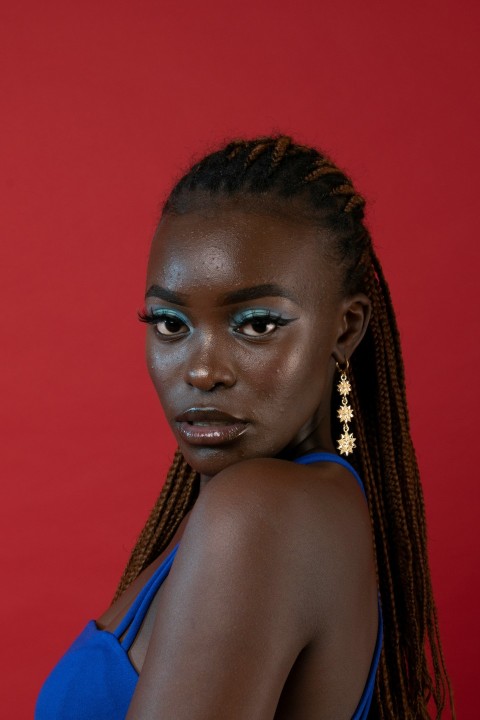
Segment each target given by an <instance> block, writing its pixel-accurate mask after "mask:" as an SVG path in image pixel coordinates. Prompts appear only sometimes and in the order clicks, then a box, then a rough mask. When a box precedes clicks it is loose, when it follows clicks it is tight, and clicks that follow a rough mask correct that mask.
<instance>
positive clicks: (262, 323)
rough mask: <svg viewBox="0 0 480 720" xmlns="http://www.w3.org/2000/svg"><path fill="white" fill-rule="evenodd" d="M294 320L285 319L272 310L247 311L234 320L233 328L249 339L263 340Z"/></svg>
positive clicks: (236, 316)
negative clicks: (262, 338)
mask: <svg viewBox="0 0 480 720" xmlns="http://www.w3.org/2000/svg"><path fill="white" fill-rule="evenodd" d="M294 319H296V318H291V319H287V318H284V317H282V316H281V315H279V314H278V313H274V312H272V311H271V310H263V309H255V310H247V311H246V312H243V313H239V314H238V315H235V316H234V317H233V318H232V327H233V330H234V331H235V332H236V333H239V334H240V335H245V336H247V337H249V338H261V337H266V336H268V335H273V333H274V332H275V331H276V330H277V329H278V327H279V326H282V325H287V324H288V323H290V322H292V320H294Z"/></svg>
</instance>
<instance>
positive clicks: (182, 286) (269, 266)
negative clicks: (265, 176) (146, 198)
mask: <svg viewBox="0 0 480 720" xmlns="http://www.w3.org/2000/svg"><path fill="white" fill-rule="evenodd" d="M327 242H328V239H327V237H326V234H325V233H322V231H320V230H319V229H318V228H316V227H315V226H314V225H313V223H311V222H307V221H305V220H302V219H300V218H299V219H298V220H297V219H296V218H295V217H291V216H288V215H287V214H285V213H282V212H281V208H278V212H275V211H273V210H271V211H267V210H266V209H265V208H262V207H254V208H251V207H250V208H248V209H247V208H244V207H241V206H239V205H238V204H235V203H219V204H212V205H210V206H208V207H207V208H202V209H195V210H194V211H192V212H188V213H186V214H183V215H174V214H170V215H166V216H164V217H163V218H162V220H161V222H160V224H159V227H158V229H157V232H156V234H155V237H154V240H153V243H152V248H151V252H150V258H149V264H148V272H147V286H149V285H150V284H152V283H158V284H160V285H162V286H163V287H166V288H168V289H170V290H174V291H177V292H179V293H184V294H190V293H192V292H195V291H197V290H201V291H203V292H210V291H211V292H212V293H214V292H216V293H218V294H221V293H225V292H229V291H231V290H235V289H240V288H244V287H251V286H255V285H262V284H268V283H276V284H281V285H283V286H284V287H285V288H286V289H287V290H290V291H291V292H292V293H293V294H295V295H296V296H298V297H299V298H302V297H304V298H306V299H308V301H309V302H312V300H315V299H317V300H324V299H325V296H326V295H331V294H332V292H334V291H335V287H336V286H338V279H337V277H338V273H336V272H334V269H335V266H334V262H333V261H332V259H331V258H330V259H329V258H328V253H327V252H325V245H326V243H327ZM307 296H308V298H307Z"/></svg>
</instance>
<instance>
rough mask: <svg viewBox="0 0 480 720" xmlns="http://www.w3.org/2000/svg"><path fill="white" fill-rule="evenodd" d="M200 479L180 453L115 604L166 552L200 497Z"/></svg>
mask: <svg viewBox="0 0 480 720" xmlns="http://www.w3.org/2000/svg"><path fill="white" fill-rule="evenodd" d="M198 489H199V476H198V474H197V473H196V472H195V471H194V470H192V468H191V467H190V466H189V465H187V463H186V462H185V460H184V458H183V455H182V454H181V452H180V451H179V450H177V451H176V453H175V456H174V459H173V463H172V465H171V467H170V470H169V471H168V475H167V478H166V480H165V483H164V485H163V487H162V491H161V493H160V495H159V497H158V500H157V501H156V503H155V505H154V506H153V508H152V510H151V512H150V515H149V517H148V520H147V522H146V523H145V526H144V528H143V530H142V531H141V533H140V535H139V536H138V539H137V542H136V544H135V547H134V549H133V551H132V554H131V556H130V559H129V561H128V563H127V566H126V568H125V570H124V572H123V575H122V577H121V579H120V582H119V585H118V588H117V591H116V593H115V596H114V598H113V600H112V603H113V602H115V600H116V599H117V598H118V597H120V595H121V594H122V593H123V592H124V590H125V589H126V588H127V587H128V586H129V585H130V583H132V582H133V580H135V578H136V577H137V576H138V575H139V574H140V573H141V572H142V570H144V569H145V568H146V567H147V566H148V565H150V563H151V562H153V560H155V558H156V557H158V556H159V555H160V553H162V552H163V550H164V549H165V548H166V547H167V546H168V544H169V542H170V541H171V539H172V538H173V536H174V535H175V532H176V531H177V528H178V526H179V525H180V523H181V521H182V520H183V518H184V517H185V515H186V513H187V512H188V510H190V508H191V507H192V506H193V504H194V502H195V499H196V497H197V496H198Z"/></svg>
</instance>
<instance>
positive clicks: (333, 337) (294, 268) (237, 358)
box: [36, 136, 452, 720]
mask: <svg viewBox="0 0 480 720" xmlns="http://www.w3.org/2000/svg"><path fill="white" fill-rule="evenodd" d="M363 208H364V200H363V199H362V197H361V196H360V195H359V194H358V193H357V192H356V191H355V189H354V188H353V185H352V183H351V181H350V179H349V178H348V177H347V176H346V175H345V174H344V173H343V172H342V171H341V170H339V169H338V168H337V167H336V166H335V165H334V164H333V163H332V161H331V160H330V159H329V158H327V157H326V156H325V155H324V154H322V153H319V152H318V151H317V150H315V149H312V148H309V147H305V146H302V145H297V144H294V143H293V142H292V141H291V139H290V138H288V137H283V136H281V137H271V138H268V137H267V138H258V139H255V140H251V141H244V140H239V141H235V142H231V143H229V144H227V145H226V146H225V147H223V148H222V149H220V150H219V151H217V152H215V153H212V154H211V155H208V156H207V157H205V158H204V159H203V160H201V161H200V162H198V163H197V164H196V165H194V166H193V167H192V168H191V170H190V171H189V172H188V173H187V174H186V175H185V176H184V177H183V178H182V179H181V180H180V181H179V182H178V183H177V185H176V186H175V187H174V189H173V190H172V192H171V194H170V196H169V198H168V199H167V201H166V203H165V206H164V210H163V213H162V218H161V221H160V223H159V226H158V229H157V232H156V234H155V237H154V239H153V243H152V249H151V253H150V259H149V265H148V271H147V286H146V288H147V289H146V297H145V300H146V304H145V309H144V310H143V311H142V312H141V313H140V320H141V321H142V322H145V323H148V326H149V327H148V328H147V362H148V369H149V372H150V376H151V378H152V381H153V384H154V386H155V389H156V391H157V393H158V395H159V398H160V401H161V404H162V407H163V409H164V412H165V415H166V418H167V420H168V422H169V424H170V427H171V428H172V431H173V433H174V435H175V437H176V439H177V441H178V445H179V449H178V451H177V453H176V455H175V458H174V461H173V465H172V467H171V469H170V471H169V473H168V476H167V479H166V482H165V484H164V486H163V489H162V492H161V494H160V497H159V499H158V501H157V503H156V505H155V507H154V508H153V510H152V513H151V515H150V517H149V519H148V520H147V523H146V525H145V527H144V529H143V531H142V532H141V534H140V537H139V539H138V542H137V544H136V546H135V548H134V550H133V552H132V555H131V558H130V560H129V562H128V564H127V567H126V569H125V572H124V574H123V576H122V578H121V581H120V584H119V587H118V589H117V593H116V595H115V597H114V600H113V603H112V605H111V607H110V608H109V609H108V610H107V611H106V612H105V613H104V615H102V616H101V617H100V618H99V619H98V620H97V621H93V620H92V621H91V622H90V623H89V624H88V625H87V627H86V628H85V630H84V632H83V633H82V634H81V635H80V637H79V638H78V639H77V640H76V642H75V643H74V645H73V646H72V647H71V648H70V650H69V651H68V652H67V653H66V655H65V656H64V657H63V658H62V660H61V661H60V663H59V664H58V665H57V667H56V668H55V669H54V671H53V672H52V674H51V675H50V676H49V678H48V679H47V681H46V683H45V685H44V687H43V689H42V692H41V694H40V697H39V700H38V703H37V715H36V717H37V720H43V719H44V718H47V717H48V718H61V719H62V720H64V719H66V718H72V719H73V718H75V719H77V720H79V719H81V718H110V719H116V718H124V717H126V718H127V720H140V719H146V718H159V719H161V720H163V719H165V720H167V719H168V720H173V719H175V720H183V719H184V718H188V719H189V720H196V719H200V718H202V719H203V718H229V719H230V720H240V719H242V720H243V718H248V720H252V719H253V718H258V720H271V719H272V718H275V720H283V719H286V718H288V720H296V719H300V718H301V719H302V720H305V719H310V718H311V719H312V720H313V719H315V720H317V719H318V718H338V719H339V720H340V718H342V719H343V718H355V719H359V718H366V717H367V716H369V717H379V718H380V717H381V718H396V719H398V718H426V717H429V715H428V712H427V701H428V700H429V698H432V700H433V703H434V705H435V707H436V710H437V715H436V717H440V714H441V710H442V709H443V708H444V706H445V692H446V689H447V688H448V692H449V697H450V702H451V703H452V691H451V687H450V682H449V679H448V676H447V673H446V669H445V664H444V660H443V655H442V650H441V645H440V638H439V632H438V624H437V617H436V610H435V604H434V601H433V595H432V588H431V581H430V574H429V568H428V557H427V547H426V531H425V512H424V505H423V497H422V489H421V485H420V481H419V475H418V468H417V463H416V459H415V452H414V449H413V445H412V441H411V437H410V432H409V421H408V412H407V403H406V397H405V383H404V371H403V363H402V357H401V351H400V342H399V336H398V331H397V326H396V322H395V316H394V312H393V308H392V304H391V300H390V294H389V291H388V286H387V284H386V282H385V279H384V276H383V273H382V269H381V266H380V263H379V261H378V258H377V257H376V255H375V252H374V250H373V247H372V242H371V238H370V235H369V233H368V231H367V229H366V227H365V225H364V223H363ZM337 450H338V451H339V453H340V455H338V454H337V452H336V451H337ZM347 456H348V457H349V458H350V459H351V464H350V462H348V461H347V460H346V457H347ZM357 473H358V474H357ZM427 640H428V644H429V646H430V652H431V656H432V659H433V670H434V672H433V675H431V674H430V672H429V669H428V666H427V654H426V648H425V643H426V641H427Z"/></svg>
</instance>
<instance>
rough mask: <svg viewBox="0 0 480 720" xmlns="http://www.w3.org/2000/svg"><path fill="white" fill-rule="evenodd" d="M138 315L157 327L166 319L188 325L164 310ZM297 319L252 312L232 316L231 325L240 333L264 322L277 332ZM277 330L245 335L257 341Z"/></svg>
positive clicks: (270, 313) (141, 319)
mask: <svg viewBox="0 0 480 720" xmlns="http://www.w3.org/2000/svg"><path fill="white" fill-rule="evenodd" d="M137 315H138V319H139V320H140V322H144V323H148V324H149V325H157V324H158V323H159V322H161V321H162V320H165V319H170V320H177V321H178V322H180V323H183V324H185V325H187V323H186V322H185V321H184V320H182V318H181V317H180V316H178V315H177V314H176V313H174V312H168V311H165V310H162V311H161V312H157V313H153V312H151V311H150V312H146V310H142V311H139V312H138V313H137ZM295 319H296V318H284V317H282V315H279V314H278V313H274V312H272V311H270V310H250V311H248V312H246V313H244V314H240V315H236V316H235V315H231V316H230V323H231V327H232V330H234V331H235V332H238V330H240V328H242V327H244V326H245V325H249V324H251V323H253V322H255V321H256V322H262V323H265V324H267V325H268V324H269V323H274V324H275V330H276V329H277V328H278V327H284V326H285V325H288V324H289V323H291V322H293V320H295ZM187 327H188V325H187ZM275 330H273V331H272V332H269V333H265V334H263V335H262V334H260V335H257V336H255V335H246V334H245V335H246V337H249V338H250V339H254V340H255V339H260V338H262V337H267V336H270V335H273V333H274V332H275ZM156 332H157V335H158V336H159V337H162V339H165V338H166V337H168V336H166V335H163V334H162V333H159V332H158V331H156ZM183 334H185V333H182V335H183ZM240 334H243V333H240ZM170 337H171V338H172V339H174V338H176V337H179V336H178V335H175V334H172V335H171V336H170Z"/></svg>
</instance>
